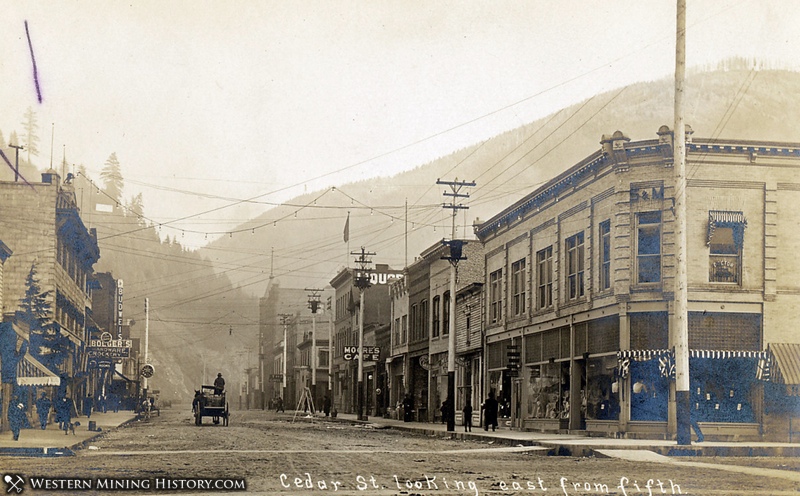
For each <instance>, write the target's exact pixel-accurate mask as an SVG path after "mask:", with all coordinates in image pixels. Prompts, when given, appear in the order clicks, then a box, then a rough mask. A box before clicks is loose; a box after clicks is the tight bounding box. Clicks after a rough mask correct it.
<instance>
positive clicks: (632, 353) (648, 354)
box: [617, 349, 672, 361]
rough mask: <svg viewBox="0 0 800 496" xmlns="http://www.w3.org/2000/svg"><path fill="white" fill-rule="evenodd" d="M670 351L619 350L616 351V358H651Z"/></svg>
mask: <svg viewBox="0 0 800 496" xmlns="http://www.w3.org/2000/svg"><path fill="white" fill-rule="evenodd" d="M668 353H672V351H671V350H658V349H656V350H620V351H618V352H617V358H618V359H620V360H621V359H624V358H630V359H633V360H637V361H644V360H652V359H654V358H658V357H660V356H661V355H666V354H668Z"/></svg>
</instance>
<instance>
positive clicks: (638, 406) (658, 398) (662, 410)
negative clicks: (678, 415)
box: [630, 359, 669, 422]
mask: <svg viewBox="0 0 800 496" xmlns="http://www.w3.org/2000/svg"><path fill="white" fill-rule="evenodd" d="M630 370H631V384H632V385H633V386H632V388H631V389H632V391H631V420H645V421H655V422H665V421H666V420H667V400H668V397H669V380H668V379H667V378H666V377H664V376H662V375H661V372H660V370H659V366H658V360H654V359H653V360H644V361H632V362H631V365H630Z"/></svg>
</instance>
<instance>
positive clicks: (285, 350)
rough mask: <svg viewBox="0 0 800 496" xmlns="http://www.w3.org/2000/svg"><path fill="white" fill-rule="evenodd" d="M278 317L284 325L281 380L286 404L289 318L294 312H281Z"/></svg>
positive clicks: (282, 393) (282, 394)
mask: <svg viewBox="0 0 800 496" xmlns="http://www.w3.org/2000/svg"><path fill="white" fill-rule="evenodd" d="M278 317H280V318H281V324H282V325H283V370H282V371H281V372H282V374H281V379H282V382H281V389H282V392H281V397H282V398H283V404H284V405H286V401H287V399H286V360H287V358H288V356H289V355H288V348H289V346H288V343H287V339H288V334H289V332H288V327H289V319H290V318H291V317H292V314H290V313H281V314H278Z"/></svg>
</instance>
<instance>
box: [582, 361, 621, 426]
mask: <svg viewBox="0 0 800 496" xmlns="http://www.w3.org/2000/svg"><path fill="white" fill-rule="evenodd" d="M617 363H618V362H617V357H616V356H606V357H599V358H590V359H589V360H588V362H587V367H586V397H585V398H584V399H585V404H586V418H587V419H592V420H617V419H618V418H619V399H618V389H617V387H615V386H614V384H615V381H616V379H615V377H614V370H615V369H616V367H617Z"/></svg>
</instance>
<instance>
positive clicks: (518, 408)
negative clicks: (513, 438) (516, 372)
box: [511, 377, 522, 429]
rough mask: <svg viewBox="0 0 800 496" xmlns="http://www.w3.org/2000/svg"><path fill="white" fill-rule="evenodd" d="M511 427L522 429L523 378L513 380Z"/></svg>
mask: <svg viewBox="0 0 800 496" xmlns="http://www.w3.org/2000/svg"><path fill="white" fill-rule="evenodd" d="M511 427H513V428H515V429H522V379H520V378H519V377H515V378H514V379H513V380H512V381H511Z"/></svg>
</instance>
